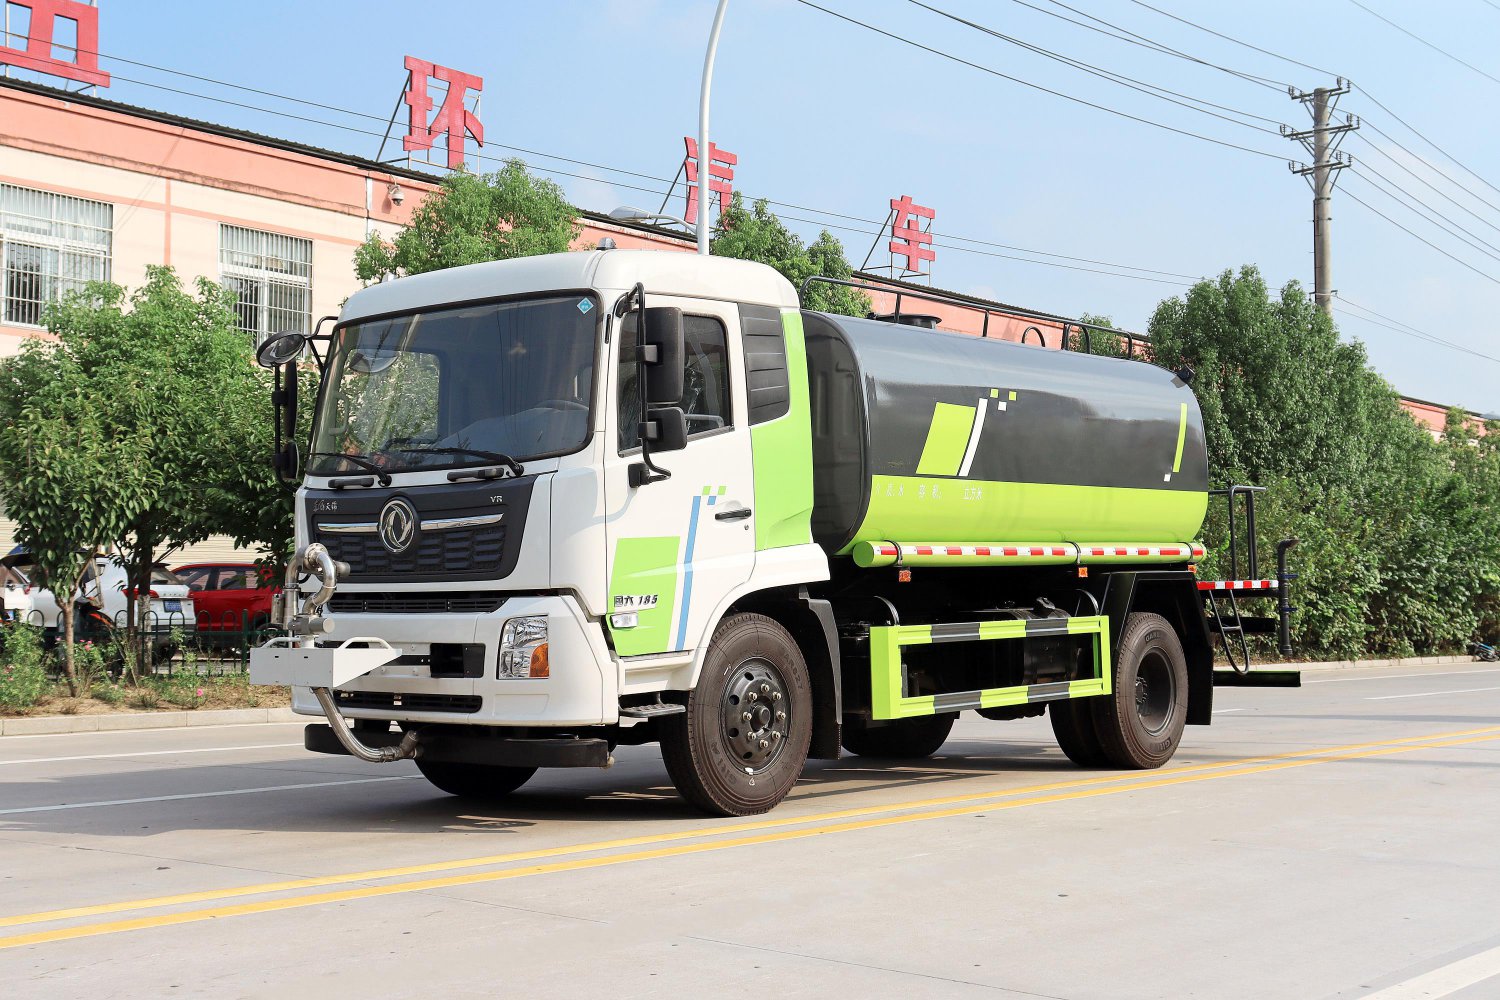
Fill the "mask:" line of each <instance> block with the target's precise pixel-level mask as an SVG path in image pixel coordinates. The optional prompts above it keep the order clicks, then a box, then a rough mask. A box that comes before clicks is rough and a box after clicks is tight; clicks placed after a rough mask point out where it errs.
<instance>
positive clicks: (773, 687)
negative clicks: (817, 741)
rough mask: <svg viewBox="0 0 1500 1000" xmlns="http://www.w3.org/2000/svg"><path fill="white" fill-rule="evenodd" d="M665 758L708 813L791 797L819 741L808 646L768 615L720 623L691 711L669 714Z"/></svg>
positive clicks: (684, 791) (751, 810)
mask: <svg viewBox="0 0 1500 1000" xmlns="http://www.w3.org/2000/svg"><path fill="white" fill-rule="evenodd" d="M663 723H664V725H663V732H662V736H661V756H662V761H663V762H664V763H665V764H666V765H667V773H668V774H669V775H671V777H672V783H673V784H674V785H676V786H677V791H678V792H680V793H681V795H682V797H683V798H685V799H687V800H688V801H689V802H691V803H692V804H693V805H695V806H697V807H698V808H699V809H702V810H703V811H704V812H707V813H713V814H715V815H719V816H750V815H754V814H755V813H763V812H766V811H767V810H769V809H771V808H773V807H774V806H775V805H776V804H777V803H778V802H780V801H781V800H782V799H784V798H786V796H787V793H788V792H790V791H791V790H792V786H793V785H795V784H796V783H797V779H798V778H799V777H801V775H802V767H803V765H804V764H806V763H807V748H808V744H809V743H810V742H811V741H812V686H811V683H810V682H809V680H808V676H807V663H806V661H805V660H804V659H803V658H802V651H801V650H800V649H798V648H797V643H796V641H795V640H793V639H792V637H791V635H790V634H788V632H787V630H786V629H784V628H782V627H781V626H780V625H778V624H777V623H776V622H775V621H773V620H772V619H770V618H767V617H766V616H765V615H758V614H737V615H733V616H731V617H729V618H726V619H724V621H722V622H720V623H719V627H718V629H717V630H715V632H714V638H713V642H712V643H710V644H709V647H708V655H707V657H706V658H705V659H704V663H703V673H702V674H701V675H700V676H699V678H698V684H697V686H696V687H695V688H693V690H692V692H691V694H689V695H688V704H687V711H686V712H682V713H679V714H677V715H672V716H668V717H667V718H666V719H664V720H663Z"/></svg>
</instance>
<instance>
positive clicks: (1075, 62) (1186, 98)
mask: <svg viewBox="0 0 1500 1000" xmlns="http://www.w3.org/2000/svg"><path fill="white" fill-rule="evenodd" d="M907 2H908V3H910V4H912V5H914V6H917V7H921V8H922V9H923V10H926V11H930V12H931V13H933V14H937V15H939V16H941V17H945V18H947V19H948V20H950V21H954V22H956V23H958V24H962V25H964V26H965V27H968V28H972V29H973V30H975V31H979V32H982V33H984V34H986V35H989V36H990V37H992V38H997V39H999V40H1001V41H1003V42H1008V43H1010V44H1011V45H1015V46H1018V47H1020V48H1023V49H1026V50H1027V51H1028V52H1034V53H1036V54H1037V55H1040V56H1043V57H1044V58H1047V59H1051V60H1054V61H1055V62H1060V63H1062V64H1064V65H1066V66H1071V67H1073V68H1074V69H1078V70H1082V71H1083V72H1085V73H1088V74H1090V75H1092V76H1097V77H1099V78H1100V79H1103V80H1108V81H1109V82H1111V83H1117V84H1119V85H1120V86H1122V87H1128V88H1130V89H1131V90H1134V91H1138V92H1140V93H1142V94H1145V95H1147V96H1148V97H1155V98H1157V99H1158V100H1163V101H1166V102H1167V103H1169V104H1175V105H1177V106H1178V107H1183V108H1187V109H1188V110H1189V111H1197V112H1200V113H1201V114H1205V115H1209V116H1210V117H1213V118H1217V119H1219V120H1220V121H1226V122H1229V123H1231V124H1233V125H1241V126H1244V127H1245V128H1251V129H1255V130H1256V131H1258V132H1267V133H1270V134H1272V135H1279V134H1280V133H1279V132H1272V130H1271V129H1268V128H1265V127H1263V126H1259V125H1252V124H1250V123H1249V122H1245V121H1240V120H1239V119H1238V118H1230V117H1229V116H1228V115H1221V114H1218V113H1216V112H1214V111H1209V110H1207V109H1208V108H1217V109H1218V110H1219V111H1228V112H1229V113H1230V114H1235V115H1239V116H1240V117H1241V118H1255V119H1258V120H1259V121H1263V122H1269V123H1270V124H1272V125H1276V126H1280V125H1281V122H1279V121H1277V120H1276V119H1274V118H1267V117H1265V116H1264V115H1257V114H1254V113H1253V112H1249V111H1241V110H1240V109H1238V108H1232V107H1229V106H1227V105H1224V104H1215V103H1214V102H1212V101H1205V100H1203V99H1202V98H1199V97H1193V96H1191V95H1189V94H1183V93H1180V92H1178V91H1175V90H1169V89H1167V88H1166V87H1160V86H1157V85H1156V84H1154V83H1147V82H1146V81H1144V80H1138V79H1136V78H1135V77H1130V76H1126V75H1125V74H1123V73H1116V72H1114V71H1113V70H1107V69H1104V68H1103V67H1102V66H1096V65H1094V64H1092V63H1089V62H1085V61H1084V60H1081V59H1074V58H1073V57H1072V56H1068V55H1064V54H1062V53H1061V52H1054V51H1053V50H1051V49H1047V48H1043V47H1042V46H1040V45H1035V44H1033V43H1031V42H1028V41H1025V40H1024V39H1020V38H1016V37H1014V36H1012V35H1007V34H1005V33H1004V32H1001V31H997V30H995V29H994V28H990V27H987V26H985V25H983V24H979V23H978V22H976V21H971V20H969V19H968V18H965V17H960V16H959V15H957V14H953V13H950V12H949V11H946V10H942V9H940V8H938V7H933V6H931V5H929V4H926V3H923V2H922V0H907ZM1176 98H1181V99H1180V100H1177V99H1176ZM1188 102H1192V103H1188ZM1197 105H1202V107H1198V106H1197Z"/></svg>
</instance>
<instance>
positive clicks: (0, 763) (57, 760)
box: [0, 743, 302, 767]
mask: <svg viewBox="0 0 1500 1000" xmlns="http://www.w3.org/2000/svg"><path fill="white" fill-rule="evenodd" d="M301 745H302V744H301V743H255V744H252V745H250V746H244V747H193V748H191V749H186V750H133V751H131V752H130V753H91V754H80V755H79V756H77V757H26V758H21V759H19V760H0V767H8V766H10V765H11V764H61V763H63V762H64V761H70V760H114V759H115V758H116V757H170V756H172V755H174V754H179V753H227V752H228V751H230V750H282V749H285V748H286V747H300V746H301Z"/></svg>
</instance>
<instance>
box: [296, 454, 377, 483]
mask: <svg viewBox="0 0 1500 1000" xmlns="http://www.w3.org/2000/svg"><path fill="white" fill-rule="evenodd" d="M307 457H308V458H342V459H343V460H344V461H346V462H348V463H349V464H350V465H357V466H359V467H360V468H361V469H364V470H365V471H366V472H373V473H375V478H376V480H377V481H379V483H380V485H381V486H389V485H391V474H390V473H389V472H386V471H385V470H384V469H382V468H381V467H380V466H378V465H376V464H375V463H374V462H372V461H370V460H369V459H368V458H365V457H364V456H363V455H350V454H348V453H347V452H342V451H314V452H310V453H309V454H308V456H307ZM340 485H342V486H350V485H354V484H352V483H341V484H340Z"/></svg>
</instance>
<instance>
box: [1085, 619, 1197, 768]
mask: <svg viewBox="0 0 1500 1000" xmlns="http://www.w3.org/2000/svg"><path fill="white" fill-rule="evenodd" d="M1187 695H1188V673H1187V657H1186V656H1184V655H1183V652H1182V640H1181V639H1179V638H1178V637H1177V633H1176V632H1175V631H1173V629H1172V626H1171V625H1169V624H1168V623H1167V620H1166V619H1165V618H1163V617H1162V616H1161V615H1153V614H1146V613H1137V614H1133V615H1131V616H1130V617H1129V618H1127V619H1126V620H1125V628H1124V631H1123V632H1122V633H1121V635H1120V642H1119V645H1118V646H1116V647H1115V674H1114V694H1112V695H1111V696H1109V697H1104V698H1088V699H1086V701H1085V703H1090V702H1091V703H1092V707H1093V721H1094V731H1095V733H1097V734H1098V737H1099V745H1100V747H1101V748H1102V749H1103V751H1104V756H1105V757H1106V758H1108V760H1109V762H1110V763H1111V764H1113V765H1115V766H1116V767H1125V768H1136V769H1141V770H1144V769H1148V768H1154V767H1161V766H1162V765H1163V764H1165V763H1166V762H1167V761H1169V760H1171V759H1172V754H1174V753H1176V752H1177V744H1178V742H1179V741H1181V739H1182V727H1183V726H1184V725H1185V724H1186V723H1187Z"/></svg>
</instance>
